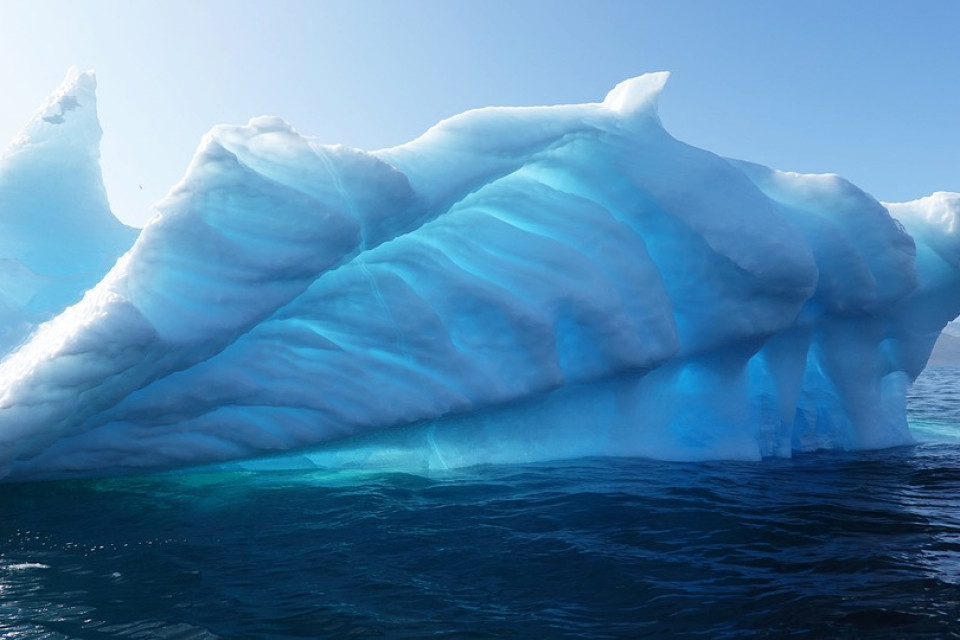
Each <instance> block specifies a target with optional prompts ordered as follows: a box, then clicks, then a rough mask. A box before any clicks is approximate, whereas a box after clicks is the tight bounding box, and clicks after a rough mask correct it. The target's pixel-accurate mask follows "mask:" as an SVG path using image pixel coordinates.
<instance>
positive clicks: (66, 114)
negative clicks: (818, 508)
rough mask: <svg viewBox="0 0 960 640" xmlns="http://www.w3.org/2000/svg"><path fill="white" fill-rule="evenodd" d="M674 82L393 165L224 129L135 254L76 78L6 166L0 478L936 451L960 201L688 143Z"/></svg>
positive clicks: (454, 121)
mask: <svg viewBox="0 0 960 640" xmlns="http://www.w3.org/2000/svg"><path fill="white" fill-rule="evenodd" d="M667 77H668V75H667V74H665V73H660V74H648V75H646V76H640V77H639V78H634V79H631V80H628V81H626V82H624V83H621V84H620V85H618V86H617V87H616V88H614V89H613V90H612V91H611V92H610V93H609V94H608V95H607V97H606V98H605V99H604V100H603V101H602V102H594V103H587V104H579V105H560V106H556V107H525V108H505V107H498V108H485V109H479V110H475V111H471V112H467V113H465V114H461V115H459V116H455V117H453V118H451V119H449V120H446V121H444V122H441V123H439V124H438V125H436V126H434V127H433V128H431V129H430V130H428V131H427V132H426V133H425V134H424V135H423V136H421V137H420V138H417V139H416V140H414V141H412V142H409V143H407V144H404V145H400V146H399V147H395V148H392V149H381V150H379V151H375V152H365V151H361V150H357V149H349V148H346V147H342V146H336V145H324V144H320V142H318V141H317V140H314V139H312V138H308V137H305V136H302V135H300V134H299V133H297V132H296V131H295V130H294V129H293V128H292V127H291V126H290V125H289V124H287V123H285V122H283V121H282V120H280V119H279V118H273V117H266V118H255V119H253V120H251V121H250V122H249V124H247V125H246V126H226V125H220V126H217V127H215V128H214V129H213V130H212V131H211V132H210V133H209V134H207V136H205V138H204V140H203V141H202V142H201V145H200V148H199V149H198V151H197V153H196V155H195V156H194V158H193V160H192V161H191V163H190V165H189V167H188V168H187V171H186V174H185V175H184V178H183V180H181V181H180V182H179V183H178V184H177V185H175V186H174V187H173V188H172V189H171V191H170V193H169V194H168V195H167V197H165V198H164V199H163V200H162V201H161V202H159V203H158V204H157V205H156V210H157V213H156V215H155V217H154V218H153V219H152V221H151V222H150V223H149V224H148V225H147V226H146V227H145V228H144V229H143V230H142V231H141V232H140V233H139V236H136V233H135V232H134V231H133V230H130V229H127V228H126V227H123V225H120V224H119V223H117V222H116V220H115V218H114V217H113V216H112V214H111V212H110V211H109V206H108V205H107V201H106V196H105V192H104V190H103V185H102V180H101V177H100V169H99V164H98V158H99V139H100V138H99V136H100V129H99V122H98V121H97V119H96V113H95V106H96V99H95V95H94V89H95V86H96V84H95V81H94V80H93V76H92V74H82V73H79V72H72V74H71V76H69V77H68V79H67V81H66V82H65V84H64V86H63V87H61V88H60V89H58V91H57V92H56V93H55V94H54V97H53V98H51V100H49V101H48V102H47V103H45V104H44V106H43V107H42V108H41V110H40V111H39V112H38V115H37V116H36V117H35V118H34V119H33V120H31V122H30V123H28V125H27V127H26V128H25V131H24V133H23V134H22V135H21V136H19V137H18V138H17V141H16V142H15V144H14V145H13V146H12V147H11V148H10V150H8V152H7V153H5V154H4V155H3V156H2V158H0V230H2V231H3V232H4V233H2V234H0V353H2V354H5V355H4V356H3V360H2V362H0V478H6V479H36V478H48V477H59V476H76V475H85V474H88V475H104V474H110V473H129V472H131V471H134V470H137V471H143V470H160V469H167V468H172V467H178V466H184V465H199V464H221V465H222V464H243V465H253V466H256V464H264V465H268V466H269V465H272V466H271V467H270V468H277V467H278V466H280V467H283V466H284V465H290V466H297V465H305V466H326V465H342V464H347V465H371V464H373V465H376V464H387V465H389V464H395V463H396V464H399V463H401V462H402V463H403V464H413V465H414V466H415V467H417V468H418V469H420V468H431V467H436V468H450V467H456V466H462V465H468V464H478V463H490V462H524V461H531V460H547V459H556V458H565V457H575V456H587V455H636V456H650V457H655V458H661V459H672V460H704V459H759V458H761V457H766V456H779V457H788V456H790V455H793V453H794V452H796V451H807V450H812V449H818V448H840V449H860V448H877V447H887V446H895V445H900V444H905V443H909V442H911V436H910V432H909V429H908V426H907V424H906V420H905V415H904V397H905V392H906V387H907V385H908V384H909V382H910V381H911V380H912V379H913V378H915V377H916V376H917V375H918V374H919V373H920V371H921V370H922V368H923V366H924V364H925V362H926V359H927V357H928V355H929V353H930V349H931V348H932V346H933V342H934V341H935V339H936V337H937V335H938V334H939V331H940V330H941V329H942V327H943V326H944V324H945V323H946V322H947V321H948V320H950V319H952V318H953V317H956V316H957V315H958V314H960V239H958V237H960V232H958V229H960V225H958V224H957V216H958V215H960V195H958V194H949V193H937V194H933V195H932V196H929V197H928V198H923V199H920V200H916V201H914V202H909V203H899V204H881V203H879V202H877V201H876V200H874V199H873V198H872V197H871V196H869V195H868V194H866V193H864V192H863V191H861V190H859V189H857V188H856V187H855V186H853V185H851V184H850V183H848V182H846V181H844V180H843V179H842V178H839V177H838V176H832V175H806V174H799V173H789V172H780V171H774V170H771V169H768V168H766V167H762V166H760V165H755V164H751V163H747V162H742V161H738V160H732V159H726V158H721V157H719V156H716V155H714V154H712V153H709V152H707V151H704V150H701V149H696V148H694V147H691V146H689V145H686V144H684V143H682V142H680V141H678V140H676V139H674V138H673V137H671V136H670V135H669V134H668V133H667V132H666V131H665V130H664V129H663V126H662V124H661V122H660V119H659V116H658V113H657V102H658V96H659V94H660V92H661V90H662V89H663V86H664V84H665V82H666V80H667ZM68 98H72V99H73V100H71V99H68ZM64 100H66V102H64ZM57 105H61V107H62V106H63V105H67V107H68V108H67V110H66V111H63V109H60V108H59V107H57ZM74 105H75V106H74ZM58 109H59V110H58ZM56 116H59V117H60V119H62V122H60V121H59V120H58V118H57V117H56ZM49 118H53V119H54V120H57V122H53V121H51V120H50V119H49ZM67 186H69V189H68V188H67ZM77 194H81V195H80V196H79V197H78V196H77ZM41 213H42V214H43V215H42V216H41V215H40V214H41ZM38 216H40V217H38ZM62 220H69V221H70V222H69V224H67V223H63V224H64V226H63V228H62V229H60V230H62V231H63V233H47V232H46V230H47V229H49V228H57V229H59V227H57V225H58V224H60V222H61V221H62ZM135 236H136V237H135ZM74 245H76V246H74ZM77 247H80V248H77ZM81 249H82V250H81ZM67 255H70V256H80V257H78V258H76V259H75V260H74V258H70V259H71V260H73V262H71V263H70V264H71V266H70V267H69V268H67V266H66V265H65V264H64V263H63V261H64V259H66V258H65V257H66V256H67ZM61 256H63V257H61ZM81 258H82V259H81ZM77 274H83V275H82V277H78V275H77ZM271 456H272V457H274V459H273V460H271V461H270V462H269V463H267V462H262V463H258V462H238V461H240V460H263V459H264V458H265V457H271ZM277 456H279V457H277Z"/></svg>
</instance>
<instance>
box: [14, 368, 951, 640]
mask: <svg viewBox="0 0 960 640" xmlns="http://www.w3.org/2000/svg"><path fill="white" fill-rule="evenodd" d="M910 420H911V422H912V423H913V424H914V425H915V426H916V431H917V435H918V437H919V438H920V439H921V440H922V442H921V443H920V444H918V445H917V446H915V447H905V448H900V449H894V450H887V451H880V452H870V453H856V454H835V453H827V454H811V455H802V456H798V457H796V458H795V459H793V460H770V461H764V462H760V463H729V462H717V463H704V464H677V463H663V462H652V461H648V460H635V459H584V460H575V461H567V462H557V463H544V464H534V465H523V466H491V467H479V468H472V469H465V470H459V471H450V472H444V473H442V474H431V475H429V476H421V475H412V474H405V473H358V472H345V471H328V472H316V471H313V472H259V473H249V472H231V473H202V474H200V473H197V474H180V475H165V476H154V477H140V478H120V479H107V480H84V481H57V482H44V483H31V484H6V485H0V638H4V639H14V638H16V639H20V638H31V639H33V638H47V639H51V640H53V639H57V640H59V639H63V638H90V639H101V638H103V639H105V638H143V639H153V638H160V639H170V640H173V639H177V640H187V639H197V640H199V639H212V638H236V639H248V638H249V639H254V638H258V639H259V638H278V639H279V638H523V639H532V638H597V639H599V638H710V639H713V638H791V637H792V638H960V369H952V368H941V369H933V370H930V371H928V372H926V373H925V374H924V375H923V377H922V378H921V379H920V380H918V382H917V383H916V384H915V385H914V387H913V390H912V392H911V398H910Z"/></svg>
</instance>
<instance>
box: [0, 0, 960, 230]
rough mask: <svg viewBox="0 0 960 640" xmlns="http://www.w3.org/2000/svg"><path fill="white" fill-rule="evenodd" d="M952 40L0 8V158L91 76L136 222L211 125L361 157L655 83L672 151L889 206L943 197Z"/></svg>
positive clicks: (745, 11)
mask: <svg viewBox="0 0 960 640" xmlns="http://www.w3.org/2000/svg"><path fill="white" fill-rule="evenodd" d="M958 40H960V1H956V0H939V1H934V0H911V1H910V2H907V1H896V2H894V1H887V0H862V1H843V0H804V1H802V2H799V1H796V2H794V1H790V2H788V1H786V0H784V1H782V2H781V1H775V0H752V1H743V0H712V1H711V0H702V1H696V0H670V1H665V0H656V1H652V2H651V1H646V0H633V1H624V2H611V1H603V0H592V1H589V2H588V1H582V2H570V1H563V0H553V1H544V2H541V1H523V0H510V1H501V0H474V1H471V2H458V1H456V0H446V1H436V2H435V1H415V0H404V1H386V0H383V1H378V2H374V1H369V0H347V1H342V2H341V1H330V0H312V1H302V2H298V1H294V0H286V1H283V0H272V1H270V2H257V1H232V2H222V1H216V0H190V1H186V2H184V1H181V0H164V1H162V2H161V1H156V2H147V1H136V0H129V1H121V0H116V1H94V0H84V1H83V2H76V1H65V2H52V1H44V0H29V1H22V0H0V60H2V61H3V64H2V65H0V145H5V144H6V143H7V142H8V141H9V140H10V139H12V138H13V136H14V135H15V133H16V132H17V130H18V129H19V128H20V127H21V126H22V125H23V124H24V123H25V122H26V121H27V119H28V118H29V117H30V115H31V114H32V113H33V111H34V109H35V108H36V107H37V106H38V105H39V104H40V103H41V102H42V101H43V100H44V98H45V97H46V96H47V95H48V94H49V93H50V92H51V91H52V90H53V89H54V88H55V87H56V86H57V85H58V84H59V83H60V81H61V79H62V78H63V76H64V75H65V73H66V71H67V69H68V68H69V67H70V66H73V65H77V66H79V67H81V68H83V69H89V68H92V69H95V70H96V71H97V76H98V80H99V92H98V93H99V102H100V121H101V124H102V125H103V129H104V142H103V168H104V174H105V180H106V183H107V190H108V193H109V196H110V199H111V203H112V204H113V207H114V210H115V212H116V213H117V214H118V215H119V217H120V218H121V219H123V220H125V221H127V222H131V223H135V224H139V223H142V222H143V221H144V220H145V219H146V217H147V216H148V215H149V205H150V204H151V203H152V202H154V201H156V200H157V199H159V198H160V197H161V196H162V195H163V194H164V193H165V192H166V191H167V189H168V188H169V187H170V186H171V185H172V184H173V183H175V182H176V181H177V180H178V179H179V178H180V176H181V175H182V174H183V171H184V169H185V168H186V166H187V163H188V161H189V159H190V157H191V156H192V154H193V151H194V149H195V147H196V145H197V143H198V141H199V139H200V136H201V135H202V134H203V133H204V132H205V131H207V130H208V129H209V128H210V127H211V126H213V125H214V124H217V123H221V122H229V123H245V122H246V121H247V120H248V119H249V118H251V117H253V116H258V115H264V114H270V115H278V116H281V117H283V118H285V119H286V120H288V121H289V122H290V123H291V124H293V126H294V127H295V128H297V130H299V131H300V132H301V133H304V134H309V135H313V136H316V137H318V138H319V139H320V140H321V141H323V142H330V143H336V142H340V143H344V144H347V145H352V146H358V147H361V148H366V149H375V148H381V147H386V146H392V145H395V144H399V143H402V142H405V141H407V140H409V139H411V138H413V137H416V136H417V135H419V134H420V133H421V132H422V131H424V130H425V129H426V128H428V127H429V126H430V125H431V124H433V123H434V122H436V121H437V120H440V119H442V118H445V117H448V116H451V115H453V114H456V113H458V112H461V111H464V110H466V109H470V108H473V107H481V106H487V105H532V104H554V103H566V102H584V101H597V100H600V99H601V98H603V96H604V94H605V93H606V92H607V91H608V90H609V89H610V88H611V87H613V85H615V84H616V83H617V82H619V81H620V80H623V79H624V78H627V77H630V76H634V75H639V74H641V73H643V72H646V71H657V70H669V71H672V72H673V77H672V79H671V81H670V83H669V85H668V87H667V90H666V92H665V94H664V97H663V99H662V102H661V117H662V120H663V122H664V124H665V126H666V127H667V129H668V130H669V131H670V132H671V133H672V134H673V135H674V136H676V137H677V138H679V139H681V140H684V141H686V142H689V143H691V144H694V145H697V146H700V147H704V148H706V149H709V150H711V151H714V152H716V153H719V154H722V155H726V156H732V157H737V158H742V159H746V160H752V161H755V162H760V163H763V164H766V165H769V166H773V167H776V168H780V169H786V170H794V171H808V172H836V173H839V174H841V175H843V176H845V177H847V178H849V179H851V180H852V181H854V182H855V183H857V184H858V185H860V186H861V187H863V188H864V189H866V190H867V191H869V192H870V193H872V194H873V195H875V196H876V197H878V198H880V199H882V200H908V199H913V198H916V197H920V196H922V195H926V194H928V193H930V192H932V191H936V190H950V191H960V47H958V45H957V42H958ZM138 185H143V190H140V189H139V187H138Z"/></svg>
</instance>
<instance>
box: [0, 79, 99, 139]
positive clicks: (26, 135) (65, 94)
mask: <svg viewBox="0 0 960 640" xmlns="http://www.w3.org/2000/svg"><path fill="white" fill-rule="evenodd" d="M96 91H97V78H96V74H94V72H93V71H80V70H79V69H78V68H77V67H72V68H71V69H70V70H69V71H68V72H67V76H66V77H65V78H64V80H63V82H61V83H60V86H59V87H57V89H56V90H55V91H54V92H53V93H51V94H50V96H49V97H48V98H47V99H46V100H45V101H44V102H43V104H41V105H40V108H39V109H37V111H36V112H35V113H34V114H33V117H32V118H31V119H30V121H29V122H28V123H27V125H26V126H25V127H24V128H23V130H22V131H21V132H20V134H19V135H18V136H17V137H16V138H14V140H13V141H12V142H11V143H10V145H9V147H7V149H6V151H5V153H4V156H9V155H11V154H13V153H16V152H18V151H20V150H21V149H24V148H26V147H29V146H33V145H37V144H44V143H46V142H48V141H50V140H57V141H58V144H61V143H63V144H66V145H69V146H72V147H77V148H81V149H83V150H85V151H87V152H90V153H92V154H93V156H94V157H95V158H98V157H99V146H100V137H101V135H102V130H101V129H100V122H99V120H98V119H97V93H96Z"/></svg>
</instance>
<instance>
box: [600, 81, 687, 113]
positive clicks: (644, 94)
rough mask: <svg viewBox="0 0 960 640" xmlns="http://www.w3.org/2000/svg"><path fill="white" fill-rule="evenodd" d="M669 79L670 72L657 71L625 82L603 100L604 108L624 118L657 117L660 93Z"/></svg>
mask: <svg viewBox="0 0 960 640" xmlns="http://www.w3.org/2000/svg"><path fill="white" fill-rule="evenodd" d="M669 79H670V72H669V71H657V72H654V73H645V74H643V75H642V76H637V77H635V78H630V79H629V80H624V81H623V82H621V83H620V84H618V85H617V86H615V87H614V88H613V89H612V90H611V91H610V93H608V94H607V97H606V98H604V99H603V106H605V107H606V108H608V109H610V110H611V111H615V112H617V113H619V114H620V115H622V116H631V115H645V116H653V117H657V103H658V101H659V99H660V92H662V91H663V87H664V86H665V85H666V84H667V80H669Z"/></svg>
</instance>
